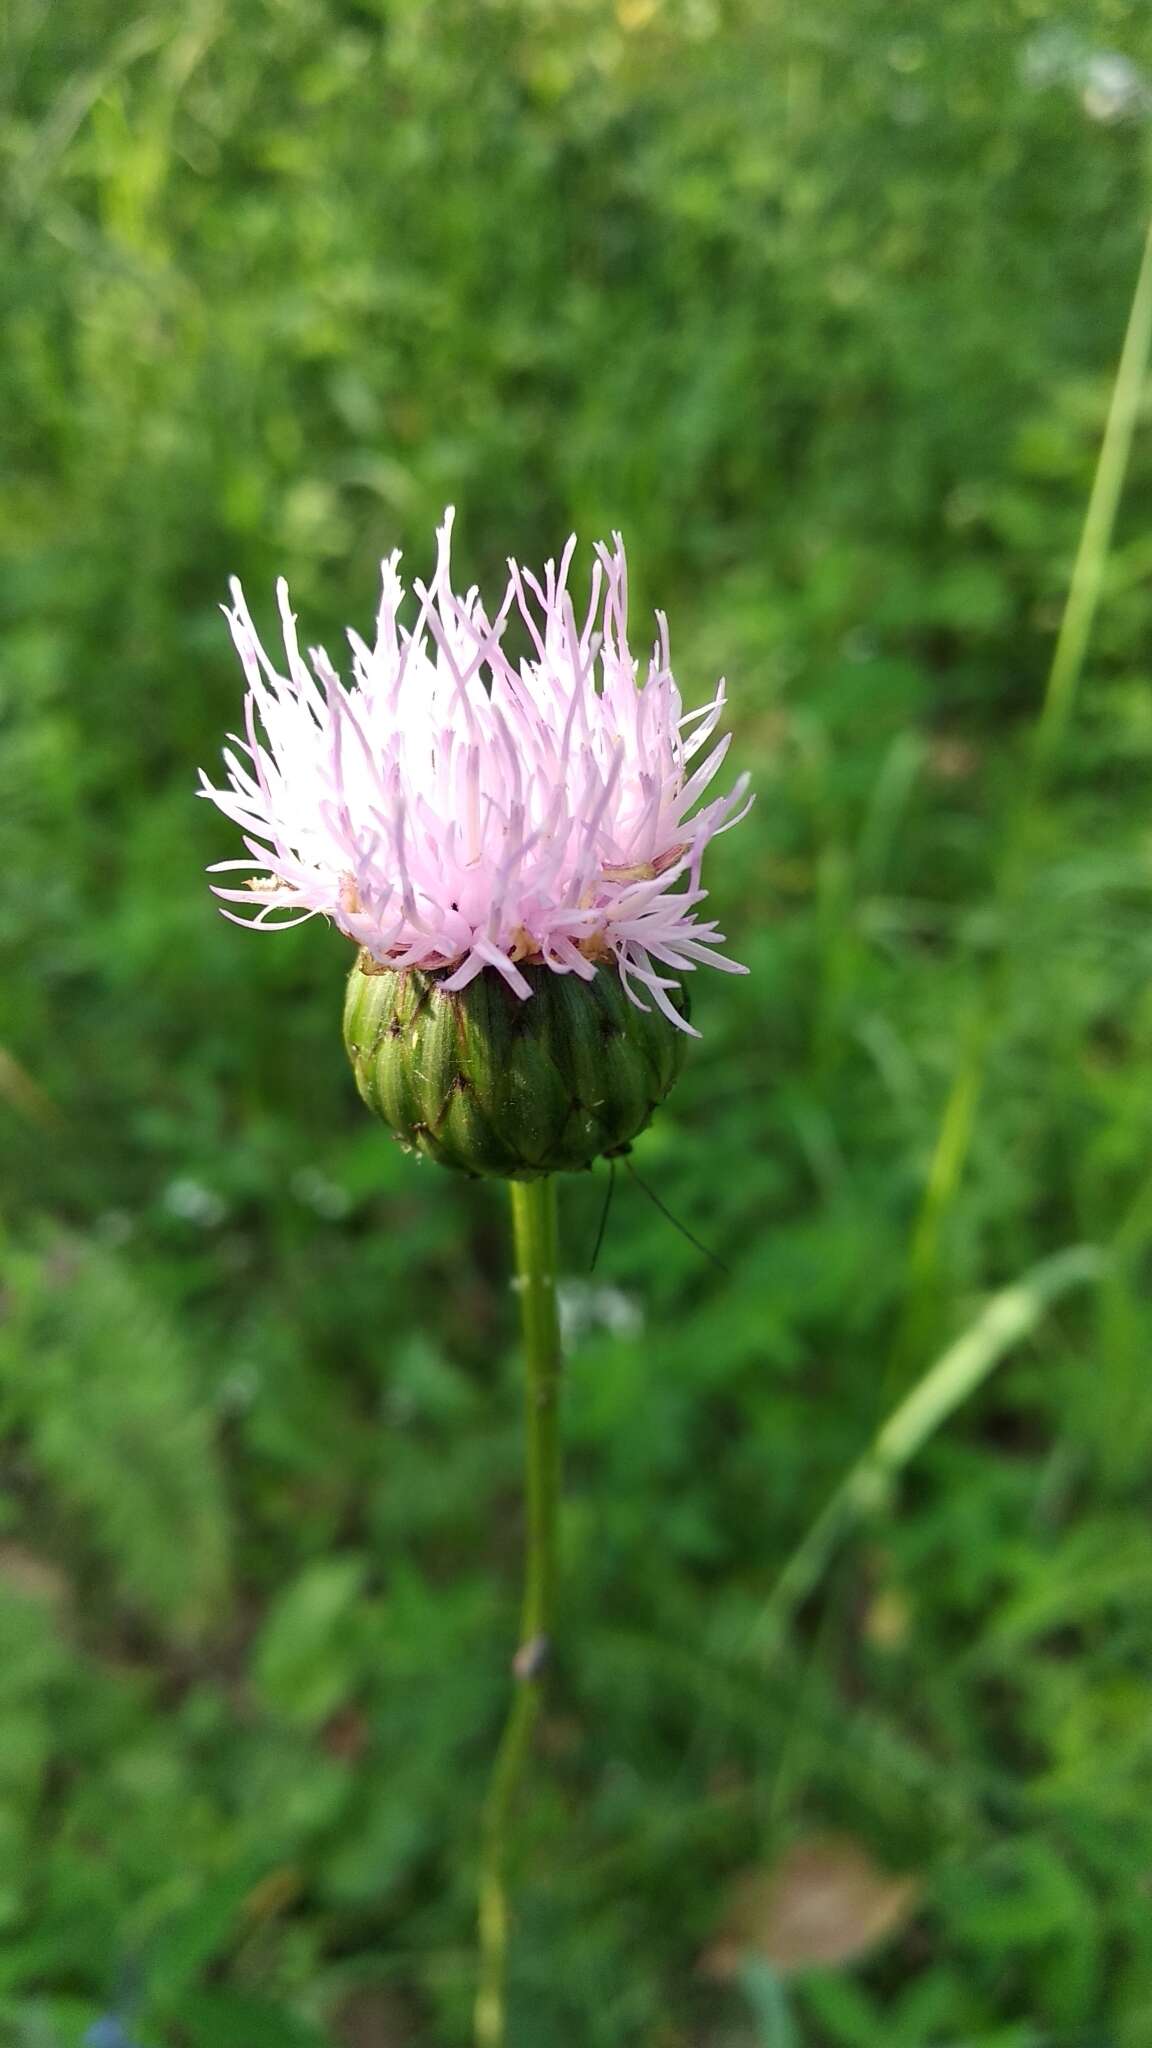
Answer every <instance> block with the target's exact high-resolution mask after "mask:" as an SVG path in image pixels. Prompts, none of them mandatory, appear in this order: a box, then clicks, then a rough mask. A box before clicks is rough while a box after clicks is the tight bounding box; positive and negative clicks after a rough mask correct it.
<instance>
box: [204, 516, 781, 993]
mask: <svg viewBox="0 0 1152 2048" xmlns="http://www.w3.org/2000/svg"><path fill="white" fill-rule="evenodd" d="M452 517H453V515H452V512H451V510H449V511H448V513H446V515H445V519H444V524H443V526H442V528H441V529H440V534H439V543H440V545H439V553H438V558H437V564H436V574H435V576H434V578H433V581H432V584H431V587H430V588H429V587H426V586H425V585H424V584H422V583H417V584H416V586H415V592H416V597H417V599H418V601H419V613H418V616H417V619H416V623H415V626H414V628H413V629H412V630H411V631H409V630H408V629H407V628H406V627H404V626H401V625H400V624H399V623H398V613H399V610H400V607H401V604H402V602H403V598H404V589H403V585H402V584H401V582H400V578H399V575H398V573H397V570H398V564H399V560H400V557H399V555H398V554H395V555H392V556H391V557H390V558H389V559H388V561H386V562H385V563H384V564H383V594H382V597H381V601H380V610H379V613H378V616H377V620H376V638H375V644H374V645H373V646H372V647H368V646H366V644H365V643H364V641H363V640H361V639H360V637H359V635H358V634H357V633H354V632H349V635H348V638H349V641H350V643H351V648H352V669H353V677H354V680H353V681H352V682H351V683H350V684H349V683H344V682H342V681H341V679H340V677H339V676H338V675H337V673H336V670H335V668H334V667H333V664H332V662H331V661H330V660H329V658H328V656H327V654H326V653H325V651H324V649H323V648H322V647H314V648H312V649H310V651H309V662H310V664H311V666H309V665H308V663H306V662H305V661H304V660H303V658H302V656H301V653H300V649H299V644H298V641H297V636H296V621H295V618H294V616H293V614H292V612H291V610H290V608H289V603H288V591H287V586H286V585H285V584H284V582H283V581H281V582H280V583H279V584H278V586H277V594H278V597H279V603H280V618H281V623H282V626H283V633H284V648H285V655H286V661H287V670H288V673H287V675H281V674H280V673H279V672H278V671H277V669H276V668H274V667H273V665H272V663H271V661H270V660H269V658H268V656H267V654H266V653H265V652H264V649H263V647H262V646H261V644H260V641H259V639H258V637H257V634H256V630H255V628H254V626H253V624H252V620H251V617H250V615H249V612H248V607H247V605H246V603H245V601H244V595H243V592H242V590H241V589H240V586H239V584H238V583H235V582H234V583H233V584H232V597H233V609H232V610H231V611H229V612H226V614H225V615H226V617H227V619H228V623H229V625H230V627H231V629H232V638H233V640H234V641H235V643H236V648H237V651H238V653H239V655H240V659H241V662H242V663H243V666H244V673H245V675H246V677H247V681H248V695H247V699H246V703H245V727H246V735H247V736H246V738H244V739H240V738H237V737H236V736H235V735H233V736H232V739H233V744H232V746H231V747H230V748H227V749H226V750H225V753H224V761H225V764H226V766H227V769H228V782H227V786H226V787H225V788H223V789H216V788H215V787H213V785H212V784H211V783H210V782H209V781H208V779H207V777H206V776H204V775H203V774H202V776H201V785H202V786H201V795H203V796H207V797H210V798H211V800H212V802H213V803H215V804H217V805H218V806H219V808H220V809H221V810H222V811H223V812H224V815H225V816H226V817H228V818H231V819H232V821H233V823H234V824H237V825H239V827H240V829H241V831H242V832H243V834H244V844H245V846H246V848H247V850H248V856H249V857H248V858H247V859H246V860H228V861H218V862H217V863H216V864H215V867H214V869H213V870H212V872H220V871H221V870H225V869H230V870H236V869H241V870H242V869H246V868H248V869H252V870H253V871H254V872H253V874H252V875H251V877H250V878H249V880H248V882H247V884H246V885H245V886H243V887H239V888H230V887H219V886H218V887H217V888H216V894H217V895H218V896H221V897H223V898H225V899H226V900H227V901H228V902H231V903H237V904H244V905H246V906H247V908H248V915H247V916H242V917H237V919H236V921H237V922H238V923H250V924H254V925H256V926H258V927H260V928H261V929H265V930H272V929H276V928H277V927H278V926H283V925H284V924H293V923H298V922H300V921H301V920H302V919H303V918H307V917H315V916H316V915H317V914H319V915H321V916H324V917H328V918H331V920H332V922H333V923H334V924H336V925H338V926H339V928H340V930H341V931H343V932H346V933H347V935H348V937H349V938H350V939H354V940H355V941H356V943H357V945H359V946H362V947H364V948H365V949H366V950H367V952H368V953H370V954H371V955H372V957H373V958H374V959H375V960H377V961H379V962H381V963H382V964H386V965H388V966H391V967H396V968H403V967H422V968H450V969H451V970H452V972H451V974H450V975H449V976H448V977H447V978H446V980H445V982H444V984H443V985H444V987H445V988H447V989H461V988H464V987H466V985H467V984H468V983H469V982H470V981H471V980H472V979H473V977H474V976H475V975H477V974H479V973H481V972H482V971H483V969H484V968H486V967H489V968H492V969H493V970H494V972H496V973H497V974H502V975H503V977H504V979H505V980H506V981H507V982H508V984H509V986H510V987H511V988H513V989H514V990H515V992H516V994H517V995H518V996H522V997H526V996H530V995H531V993H532V987H531V983H530V982H529V981H528V980H527V978H526V977H525V975H524V974H522V973H521V971H520V968H521V963H523V962H531V963H535V964H537V965H541V964H542V965H543V966H545V967H549V968H551V969H552V970H553V971H554V972H555V973H557V974H578V975H580V976H581V977H582V978H584V979H585V980H590V979H591V978H592V976H593V975H594V974H595V973H596V972H597V970H598V968H599V967H600V966H601V965H602V964H603V965H614V966H615V968H616V969H617V971H618V972H619V974H620V976H621V979H622V980H623V982H624V986H625V988H626V989H627V991H628V994H629V995H630V996H631V997H632V999H633V1001H634V1002H636V1003H637V1004H638V1005H639V1007H640V1008H641V1009H646V1008H647V1007H648V1004H647V1003H646V1002H645V1001H644V999H643V994H647V995H650V996H651V998H652V999H653V1000H654V1001H655V1002H656V1003H657V1004H658V1005H659V1007H660V1009H662V1010H663V1011H664V1012H665V1013H666V1015H667V1016H668V1017H669V1018H670V1019H671V1020H672V1022H673V1023H674V1024H677V1025H679V1026H680V1027H681V1028H682V1029H684V1030H691V1026H690V1025H688V1024H686V1023H685V1022H684V1020H683V1018H681V1017H680V1015H679V1014H678V1012H677V1011H676V1009H675V1008H674V1007H673V1005H672V1003H671V1002H670V1001H669V999H668V990H669V989H671V988H674V987H676V986H677V984H678V978H679V976H680V974H682V973H684V972H687V971H690V970H691V969H693V968H695V967H696V966H697V965H700V964H704V965H706V966H712V967H721V968H725V969H726V970H727V971H728V972H730V973H737V974H739V973H743V972H745V970H744V969H743V968H741V967H739V966H737V964H736V963H735V962H734V961H732V960H729V959H726V958H725V956H724V955H723V954H722V953H721V952H720V951H719V950H718V948H719V947H720V946H722V945H723V943H724V937H723V933H721V932H719V931H717V929H716V926H715V924H713V923H703V924H702V923H700V922H699V921H698V918H697V914H696V913H697V911H698V909H699V906H700V905H701V903H703V902H704V900H705V897H706V895H707V891H706V890H705V889H703V888H702V887H701V884H700V866H701V861H702V859H703V855H704V849H705V847H706V846H707V844H708V841H709V840H710V839H712V838H713V837H714V836H715V834H716V833H717V832H721V831H724V830H725V829H726V828H727V826H729V825H732V824H735V823H736V822H737V821H738V819H739V818H740V817H743V815H744V813H745V811H746V810H747V807H748V802H749V801H750V799H746V791H747V784H748V778H747V776H741V777H740V780H739V781H738V782H737V784H736V786H735V788H734V789H732V790H731V791H730V792H729V793H728V794H727V795H726V796H719V797H713V798H711V800H710V801H708V802H707V803H704V804H703V805H702V806H701V808H700V809H696V808H695V806H696V805H698V804H700V799H701V798H702V797H703V795H704V793H705V791H706V790H707V789H708V787H709V785H710V784H711V783H712V781H713V780H714V778H715V776H716V773H717V771H718V769H719V767H720V765H721V762H722V761H723V759H724V756H725V754H726V753H727V751H728V744H729V742H728V739H727V738H725V739H722V740H720V741H719V742H718V744H717V745H716V746H714V747H712V748H711V749H710V750H709V751H704V750H705V749H707V747H708V742H709V740H710V739H711V736H712V734H713V732H714V730H715V728H716V725H717V722H718V720H719V718H720V714H721V712H722V710H723V707H724V685H723V683H721V684H720V685H719V687H718V689H717V691H716V694H715V696H714V697H713V699H712V701H711V703H709V704H706V705H704V706H703V707H702V709H701V710H699V711H690V712H688V713H685V712H684V710H683V706H682V703H681V699H680V692H679V690H678V689H677V687H676V684H675V681H674V680H673V677H672V672H671V670H670V668H669V666H668V630H667V624H666V621H665V619H664V618H663V615H662V614H658V615H657V617H658V624H659V631H658V636H657V641H656V645H655V647H654V649H653V652H652V655H651V658H650V660H649V662H648V668H647V673H646V674H645V676H644V678H643V681H640V680H639V671H638V664H637V662H636V661H635V660H634V659H633V656H632V654H631V652H630V651H629V647H628V580H627V565H626V563H625V559H624V548H623V544H622V542H621V540H620V537H619V535H616V536H614V545H613V547H612V549H611V550H609V549H608V548H606V547H603V546H600V547H598V548H597V550H596V560H595V563H594V566H593V570H592V587H591V592H590V595H589V599H588V604H587V609H586V612H585V615H584V620H583V624H582V625H578V624H577V621H576V616H575V613H574V610H573V605H572V598H571V595H570V593H569V589H568V577H569V571H570V568H571V562H572V554H573V550H574V548H575V540H574V539H573V540H570V541H569V543H568V545H567V547H566V548H565V550H564V555H563V559H562V560H561V563H560V567H559V570H557V568H556V566H555V564H554V563H552V562H550V563H549V564H548V566H547V568H546V570H545V574H544V581H543V584H541V583H539V582H538V581H537V579H536V577H535V576H533V575H531V574H530V573H529V572H528V571H527V570H526V569H522V568H519V567H518V566H517V565H516V564H515V563H510V564H509V570H510V574H509V580H508V585H507V588H506V590H505V593H504V596H503V599H502V601H501V604H500V607H499V610H498V611H497V613H496V615H495V618H494V619H492V620H490V619H489V617H488V615H487V613H486V612H485V610H484V608H483V606H482V604H481V602H480V596H479V592H478V591H477V590H475V589H472V590H469V591H467V592H466V593H465V595H464V596H463V597H458V596H456V595H455V593H454V592H453V589H452V583H451V576H450V561H449V556H450V542H451V533H452ZM513 609H516V610H517V611H518V612H519V614H520V616H521V618H522V619H523V622H524V625H525V626H526V628H527V632H528V636H529V640H530V643H531V649H532V652H531V654H530V656H529V658H528V659H527V660H524V661H521V662H519V663H518V664H516V663H514V662H513V661H512V660H511V659H510V658H509V657H508V656H507V655H506V654H505V652H504V648H503V640H504V636H505V630H506V627H507V624H508V620H509V617H510V615H511V614H512V612H513ZM701 753H703V758H702V760H701V761H700V765H699V766H698V767H696V768H694V769H693V768H690V767H689V763H690V762H691V761H693V759H694V758H695V757H696V756H697V755H700V754H701ZM225 915H226V916H233V915H235V913H233V912H230V911H226V912H225ZM661 968H666V969H669V970H671V972H670V973H667V974H665V973H661V972H660V969H661ZM642 991H643V994H642V993H641V992H642Z"/></svg>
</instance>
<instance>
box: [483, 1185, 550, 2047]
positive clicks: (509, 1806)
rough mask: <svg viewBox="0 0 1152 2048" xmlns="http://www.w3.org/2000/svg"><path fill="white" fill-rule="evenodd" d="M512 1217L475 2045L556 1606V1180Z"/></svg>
mask: <svg viewBox="0 0 1152 2048" xmlns="http://www.w3.org/2000/svg"><path fill="white" fill-rule="evenodd" d="M510 1188H511V1195H512V1224H513V1230H514V1233H515V1240H516V1275H517V1286H518V1288H519V1291H520V1319H521V1327H522V1330H523V1336H524V1358H525V1366H526V1372H525V1381H524V1423H525V1517H526V1523H527V1534H526V1552H527V1555H526V1561H525V1575H524V1597H523V1604H522V1606H521V1610H520V1642H519V1647H518V1648H517V1651H516V1655H515V1657H514V1658H513V1660H512V1673H513V1678H514V1680H515V1687H516V1689H515V1692H514V1693H513V1696H512V1704H511V1706H510V1708H509V1711H508V1718H507V1721H506V1722H505V1724H504V1733H503V1735H502V1736H501V1739H500V1747H499V1749H498V1750H497V1752H496V1762H495V1765H494V1766H493V1771H492V1780H491V1784H490V1786H489V1791H488V1799H487V1804H486V1806H485V1810H484V1841H483V1848H482V1852H481V1861H480V1899H479V1929H480V1970H479V1984H478V1988H477V1992H476V2007H475V2040H476V2048H504V2041H505V1991H504V1987H505V1980H506V1977H507V1959H508V1892H507V1880H506V1870H507V1862H508V1846H509V1833H510V1829H511V1824H512V1818H513V1813H514V1810H515V1805H516V1796H517V1793H518V1791H519V1789H520V1782H521V1779H522V1777H523V1775H524V1767H525V1765H526V1763H527V1761H528V1755H529V1751H530V1749H531V1744H532V1734H533V1730H534V1728H535V1726H536V1719H537V1716H538V1714H539V1711H540V1700H541V1695H542V1690H543V1682H544V1674H545V1670H546V1667H547V1663H548V1657H549V1651H550V1648H551V1632H552V1627H553V1616H554V1613H555V1606H556V1511H557V1507H558V1505H559V1499H560V1422H559V1407H558V1396H559V1387H560V1326H559V1322H558V1320H557V1314H556V1188H555V1183H554V1182H553V1181H552V1180H551V1179H550V1178H549V1179H544V1180H534V1181H512V1182H511V1183H510Z"/></svg>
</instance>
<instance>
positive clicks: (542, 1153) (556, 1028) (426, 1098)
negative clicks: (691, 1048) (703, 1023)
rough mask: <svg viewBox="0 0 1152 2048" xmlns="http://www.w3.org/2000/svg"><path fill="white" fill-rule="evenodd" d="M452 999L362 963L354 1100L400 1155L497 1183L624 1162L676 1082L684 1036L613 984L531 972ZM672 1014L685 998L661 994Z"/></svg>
mask: <svg viewBox="0 0 1152 2048" xmlns="http://www.w3.org/2000/svg"><path fill="white" fill-rule="evenodd" d="M521 972H522V973H523V975H524V976H525V978H526V980H527V981H528V982H529V984H530V987H531V991H532V993H531V996H530V998H529V999H528V1000H527V1001H525V1000H523V999H522V998H521V997H520V996H518V995H517V994H516V993H515V992H514V990H512V989H511V988H510V987H509V986H508V983H507V982H506V981H505V980H504V978H503V977H502V976H501V975H499V974H497V973H494V972H492V971H486V972H484V973H483V974H479V975H477V976H476V977H475V979H474V980H472V981H470V982H469V983H468V986H467V987H466V988H463V989H459V990H450V989H448V988H446V987H445V985H444V984H445V983H446V981H447V980H448V979H449V978H450V977H449V970H447V969H443V970H439V971H437V970H425V969H420V968H407V969H393V968H381V967H380V966H378V965H377V963H376V962H375V961H374V960H373V959H372V958H371V957H370V955H369V954H367V953H361V955H360V958H359V960H358V962H357V964H356V966H355V967H354V968H353V969H352V973H351V975H350V976H349V979H348V994H347V1000H346V1002H345V1006H344V1041H345V1044H346V1046H347V1048H348V1055H349V1058H350V1059H351V1062H352V1068H353V1072H354V1073H355V1076H356V1085H357V1087H358V1089H359V1090H360V1093H361V1095H362V1096H363V1098H364V1101H365V1102H366V1103H367V1104H368V1107H369V1109H372V1110H374V1111H375V1112H376V1114H377V1115H378V1116H380V1117H382V1118H383V1120H384V1122H385V1123H386V1124H387V1125H388V1126H389V1128H390V1129H391V1130H392V1131H393V1133H394V1134H395V1136H396V1137H397V1138H398V1139H399V1141H400V1143H401V1144H402V1145H403V1146H405V1147H406V1148H407V1149H409V1150H412V1151H417V1152H422V1153H424V1154H426V1156H427V1157H428V1158H429V1159H435V1160H436V1161H437V1162H438V1164H439V1165H441V1166H453V1167H456V1168H457V1169H458V1170H459V1171H461V1172H463V1173H469V1174H474V1175H476V1174H492V1175H497V1176H499V1177H500V1178H502V1179H506V1180H535V1179H537V1178H538V1177H539V1176H540V1175H542V1174H547V1173H576V1172H579V1171H580V1170H581V1169H582V1168H585V1167H590V1166H591V1165H592V1163H593V1161H594V1160H596V1159H599V1158H601V1157H603V1156H608V1157H611V1156H612V1155H614V1154H616V1153H621V1152H626V1151H627V1150H628V1148H629V1145H630V1144H631V1141H632V1139H633V1138H635V1137H636V1136H637V1135H638V1133H639V1132H640V1131H642V1130H643V1129H644V1128H645V1126H646V1125H647V1124H648V1123H649V1121H650V1120H651V1117H652V1113H653V1111H654V1110H655V1109H656V1107H657V1105H658V1104H659V1103H660V1102H662V1101H663V1099H664V1097H665V1096H666V1095H667V1093H668V1090H669V1089H670V1088H671V1086H672V1083H673V1081H674V1080H675V1079H676V1076H677V1074H678V1073H679V1071H680V1067H681V1064H682V1062H683V1058H684V1050H685V1047H686V1044H687V1037H686V1034H685V1033H684V1032H683V1031H682V1030H679V1029H677V1027H676V1026H675V1025H674V1024H672V1023H671V1022H670V1021H669V1019H668V1018H667V1017H666V1016H664V1015H662V1014H661V1012H660V1011H659V1010H657V1009H655V1008H654V1009H651V1010H641V1009H639V1008H638V1007H637V1005H636V1003H635V1002H634V1001H633V1000H631V999H630V998H629V996H628V995H627V994H626V992H625V990H624V987H623V985H622V983H621V980H620V976H619V975H618V974H617V973H616V972H615V971H614V970H613V969H609V968H600V969H598V971H597V972H596V974H595V975H594V976H593V977H592V978H591V979H590V980H587V981H586V980H583V979H581V978H580V977H578V976H577V975H575V974H556V973H554V972H553V971H552V970H551V969H550V968H547V967H544V966H532V965H525V966H523V967H522V969H521ZM674 1000H675V1001H676V1003H677V1007H678V1008H679V1010H680V1012H681V1014H683V1015H685V1016H686V1015H687V998H686V997H685V996H684V995H683V994H682V992H681V991H680V990H679V989H677V990H676V991H675V994H674Z"/></svg>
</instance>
